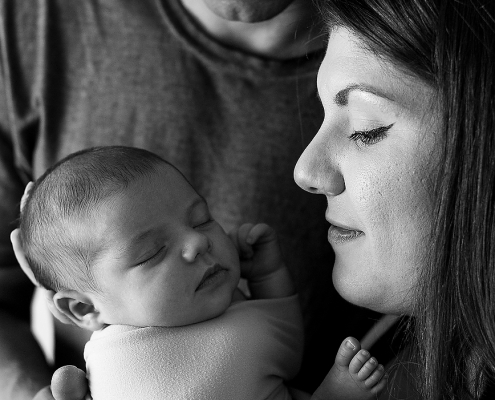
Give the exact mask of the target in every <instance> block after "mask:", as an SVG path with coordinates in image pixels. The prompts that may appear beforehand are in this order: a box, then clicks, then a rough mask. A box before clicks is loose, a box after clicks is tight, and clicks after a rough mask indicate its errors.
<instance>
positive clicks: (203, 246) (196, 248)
mask: <svg viewBox="0 0 495 400" xmlns="http://www.w3.org/2000/svg"><path fill="white" fill-rule="evenodd" d="M210 249H211V241H210V238H209V237H208V236H206V235H204V234H203V233H200V232H196V231H193V232H191V233H189V234H188V235H187V237H186V241H185V244H184V248H183V249H182V257H183V258H184V260H185V261H186V262H188V263H192V262H194V260H196V257H198V255H201V254H205V253H208V252H209V251H210Z"/></svg>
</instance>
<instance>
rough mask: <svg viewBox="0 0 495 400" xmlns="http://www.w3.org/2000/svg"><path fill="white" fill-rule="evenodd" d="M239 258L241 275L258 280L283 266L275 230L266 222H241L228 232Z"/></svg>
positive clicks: (251, 279) (250, 279)
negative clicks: (241, 223) (236, 227)
mask: <svg viewBox="0 0 495 400" xmlns="http://www.w3.org/2000/svg"><path fill="white" fill-rule="evenodd" d="M230 237H231V239H232V240H233V241H234V243H235V245H236V247H237V250H238V251H239V257H240V260H241V276H242V277H243V278H246V279H248V280H249V281H260V280H263V279H264V278H265V277H267V276H269V275H270V274H272V273H273V272H275V271H277V270H279V269H281V268H285V265H284V263H283V260H282V254H281V252H280V247H279V245H278V241H277V234H276V233H275V230H274V229H273V228H271V227H270V226H268V225H267V224H256V225H255V224H250V223H248V224H243V225H241V227H240V228H238V229H236V230H233V231H232V232H230Z"/></svg>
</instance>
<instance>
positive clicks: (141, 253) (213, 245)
mask: <svg viewBox="0 0 495 400" xmlns="http://www.w3.org/2000/svg"><path fill="white" fill-rule="evenodd" d="M95 215H96V218H98V219H99V220H98V221H96V223H97V225H98V226H99V228H101V229H97V231H99V232H103V236H102V237H101V240H102V243H103V244H104V245H103V247H104V249H105V250H103V251H102V253H101V257H99V258H98V261H97V263H96V266H95V268H94V274H95V279H96V282H97V283H98V285H99V288H100V289H101V291H102V293H103V295H102V296H98V297H100V299H99V301H98V302H96V303H95V306H96V308H97V309H98V311H99V312H100V313H101V317H102V320H103V321H104V322H105V323H108V324H126V325H136V326H182V325H189V324H193V323H196V322H200V321H204V320H207V319H210V318H214V317H216V316H218V315H220V314H222V313H223V312H224V311H225V310H226V309H227V308H228V307H229V305H230V303H231V301H232V295H233V292H234V290H235V288H236V287H237V284H238V282H239V277H240V267H239V257H238V253H237V250H236V248H235V246H234V244H233V242H232V241H231V240H230V238H229V237H228V236H227V235H226V233H225V232H224V231H223V229H222V227H221V226H220V225H219V224H218V223H217V222H215V221H214V220H212V218H211V216H210V213H209V210H208V206H207V204H206V203H205V201H204V200H203V198H202V197H200V196H199V195H198V194H197V193H196V191H195V190H194V189H193V188H192V187H191V186H190V185H189V183H188V182H187V181H186V180H185V179H184V178H183V177H182V176H181V175H180V173H179V172H177V171H176V170H175V169H173V168H172V167H170V166H167V165H164V166H163V167H158V171H157V172H156V173H154V174H152V175H150V176H148V177H145V178H140V179H138V180H136V182H134V183H132V184H131V185H130V186H129V187H128V189H127V190H126V191H125V192H124V193H123V194H118V195H115V196H113V197H112V198H110V199H109V200H108V201H106V202H105V204H104V205H103V206H102V207H101V208H100V209H99V210H98V212H97V213H95Z"/></svg>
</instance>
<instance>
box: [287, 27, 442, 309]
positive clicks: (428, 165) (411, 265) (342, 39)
mask: <svg viewBox="0 0 495 400" xmlns="http://www.w3.org/2000/svg"><path fill="white" fill-rule="evenodd" d="M318 91H319V95H320V97H321V100H322V103H323V106H324V109H325V120H324V122H323V124H322V126H321V128H320V130H319V131H318V133H317V135H316V137H315V138H314V139H313V141H312V142H311V143H310V144H309V145H308V147H307V148H306V149H305V151H304V153H303V154H302V155H301V157H300V159H299V161H298V163H297V165H296V167H295V171H294V177H295V180H296V182H297V184H298V185H299V186H301V187H302V188H303V189H305V190H307V191H308V192H311V193H316V194H323V195H325V196H326V198H327V203H328V208H327V211H326V218H327V220H328V221H329V222H330V223H331V224H332V225H337V226H340V227H343V228H346V229H347V230H346V231H341V230H340V231H337V233H338V232H344V233H345V235H338V234H335V233H336V230H332V231H331V232H330V231H329V233H330V234H329V241H330V244H331V245H332V247H333V248H334V250H335V253H336V262H335V266H334V270H333V282H334V285H335V287H336V289H337V290H338V292H339V293H340V294H341V295H342V296H343V297H344V298H345V299H346V300H348V301H350V302H351V303H354V304H357V305H361V306H365V307H367V308H371V309H373V310H375V311H379V312H383V313H389V314H398V313H404V312H405V313H407V312H409V311H410V310H411V305H412V302H413V298H414V295H413V293H414V292H413V291H412V290H414V285H415V282H416V279H417V276H418V269H419V268H420V266H421V265H422V261H423V258H424V257H425V256H426V254H425V250H426V248H427V246H425V240H426V238H427V237H428V235H429V229H430V219H431V213H432V203H431V200H430V198H431V188H432V186H431V185H432V175H433V174H434V171H435V164H434V157H432V155H433V154H434V151H435V149H436V146H437V143H436V142H437V136H438V134H437V133H436V132H437V131H438V126H439V125H438V122H437V119H438V118H437V113H436V111H435V103H434V94H433V91H432V89H430V88H429V87H427V86H426V85H425V84H423V83H422V82H421V81H419V80H418V79H416V78H414V77H412V76H410V75H406V74H405V73H403V72H401V71H400V70H398V69H397V68H395V67H394V66H393V65H392V64H391V63H390V62H386V61H385V60H380V59H379V58H377V57H376V56H375V55H373V54H372V53H371V52H369V51H367V50H365V48H364V47H363V44H362V42H359V40H358V38H357V37H356V36H354V35H353V34H352V33H351V32H349V31H348V30H346V29H345V28H339V29H337V30H336V31H334V32H333V33H332V35H331V37H330V40H329V43H328V51H327V56H326V57H325V59H324V61H323V63H322V65H321V68H320V70H319V75H318ZM370 130H374V131H372V132H371V134H370V132H366V131H370ZM352 235H354V238H352V239H349V237H351V236H352Z"/></svg>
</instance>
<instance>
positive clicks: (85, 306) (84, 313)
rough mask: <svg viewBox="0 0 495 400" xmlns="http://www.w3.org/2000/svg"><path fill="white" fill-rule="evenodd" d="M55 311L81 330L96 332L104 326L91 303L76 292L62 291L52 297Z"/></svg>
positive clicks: (84, 296) (85, 296) (84, 295)
mask: <svg viewBox="0 0 495 400" xmlns="http://www.w3.org/2000/svg"><path fill="white" fill-rule="evenodd" d="M52 301H53V306H54V308H55V311H56V312H58V313H61V314H62V315H64V316H65V318H67V319H69V320H70V321H71V322H72V323H73V324H75V325H77V326H79V327H80V328H83V329H88V330H90V331H97V330H99V329H101V328H103V327H104V326H105V324H104V323H103V322H102V321H101V315H100V313H99V311H98V310H97V309H96V307H95V306H94V304H93V301H92V300H91V299H90V298H89V297H88V296H87V295H86V294H84V293H81V292H78V291H76V290H62V291H60V292H57V293H55V294H54V296H53V300H52Z"/></svg>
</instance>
